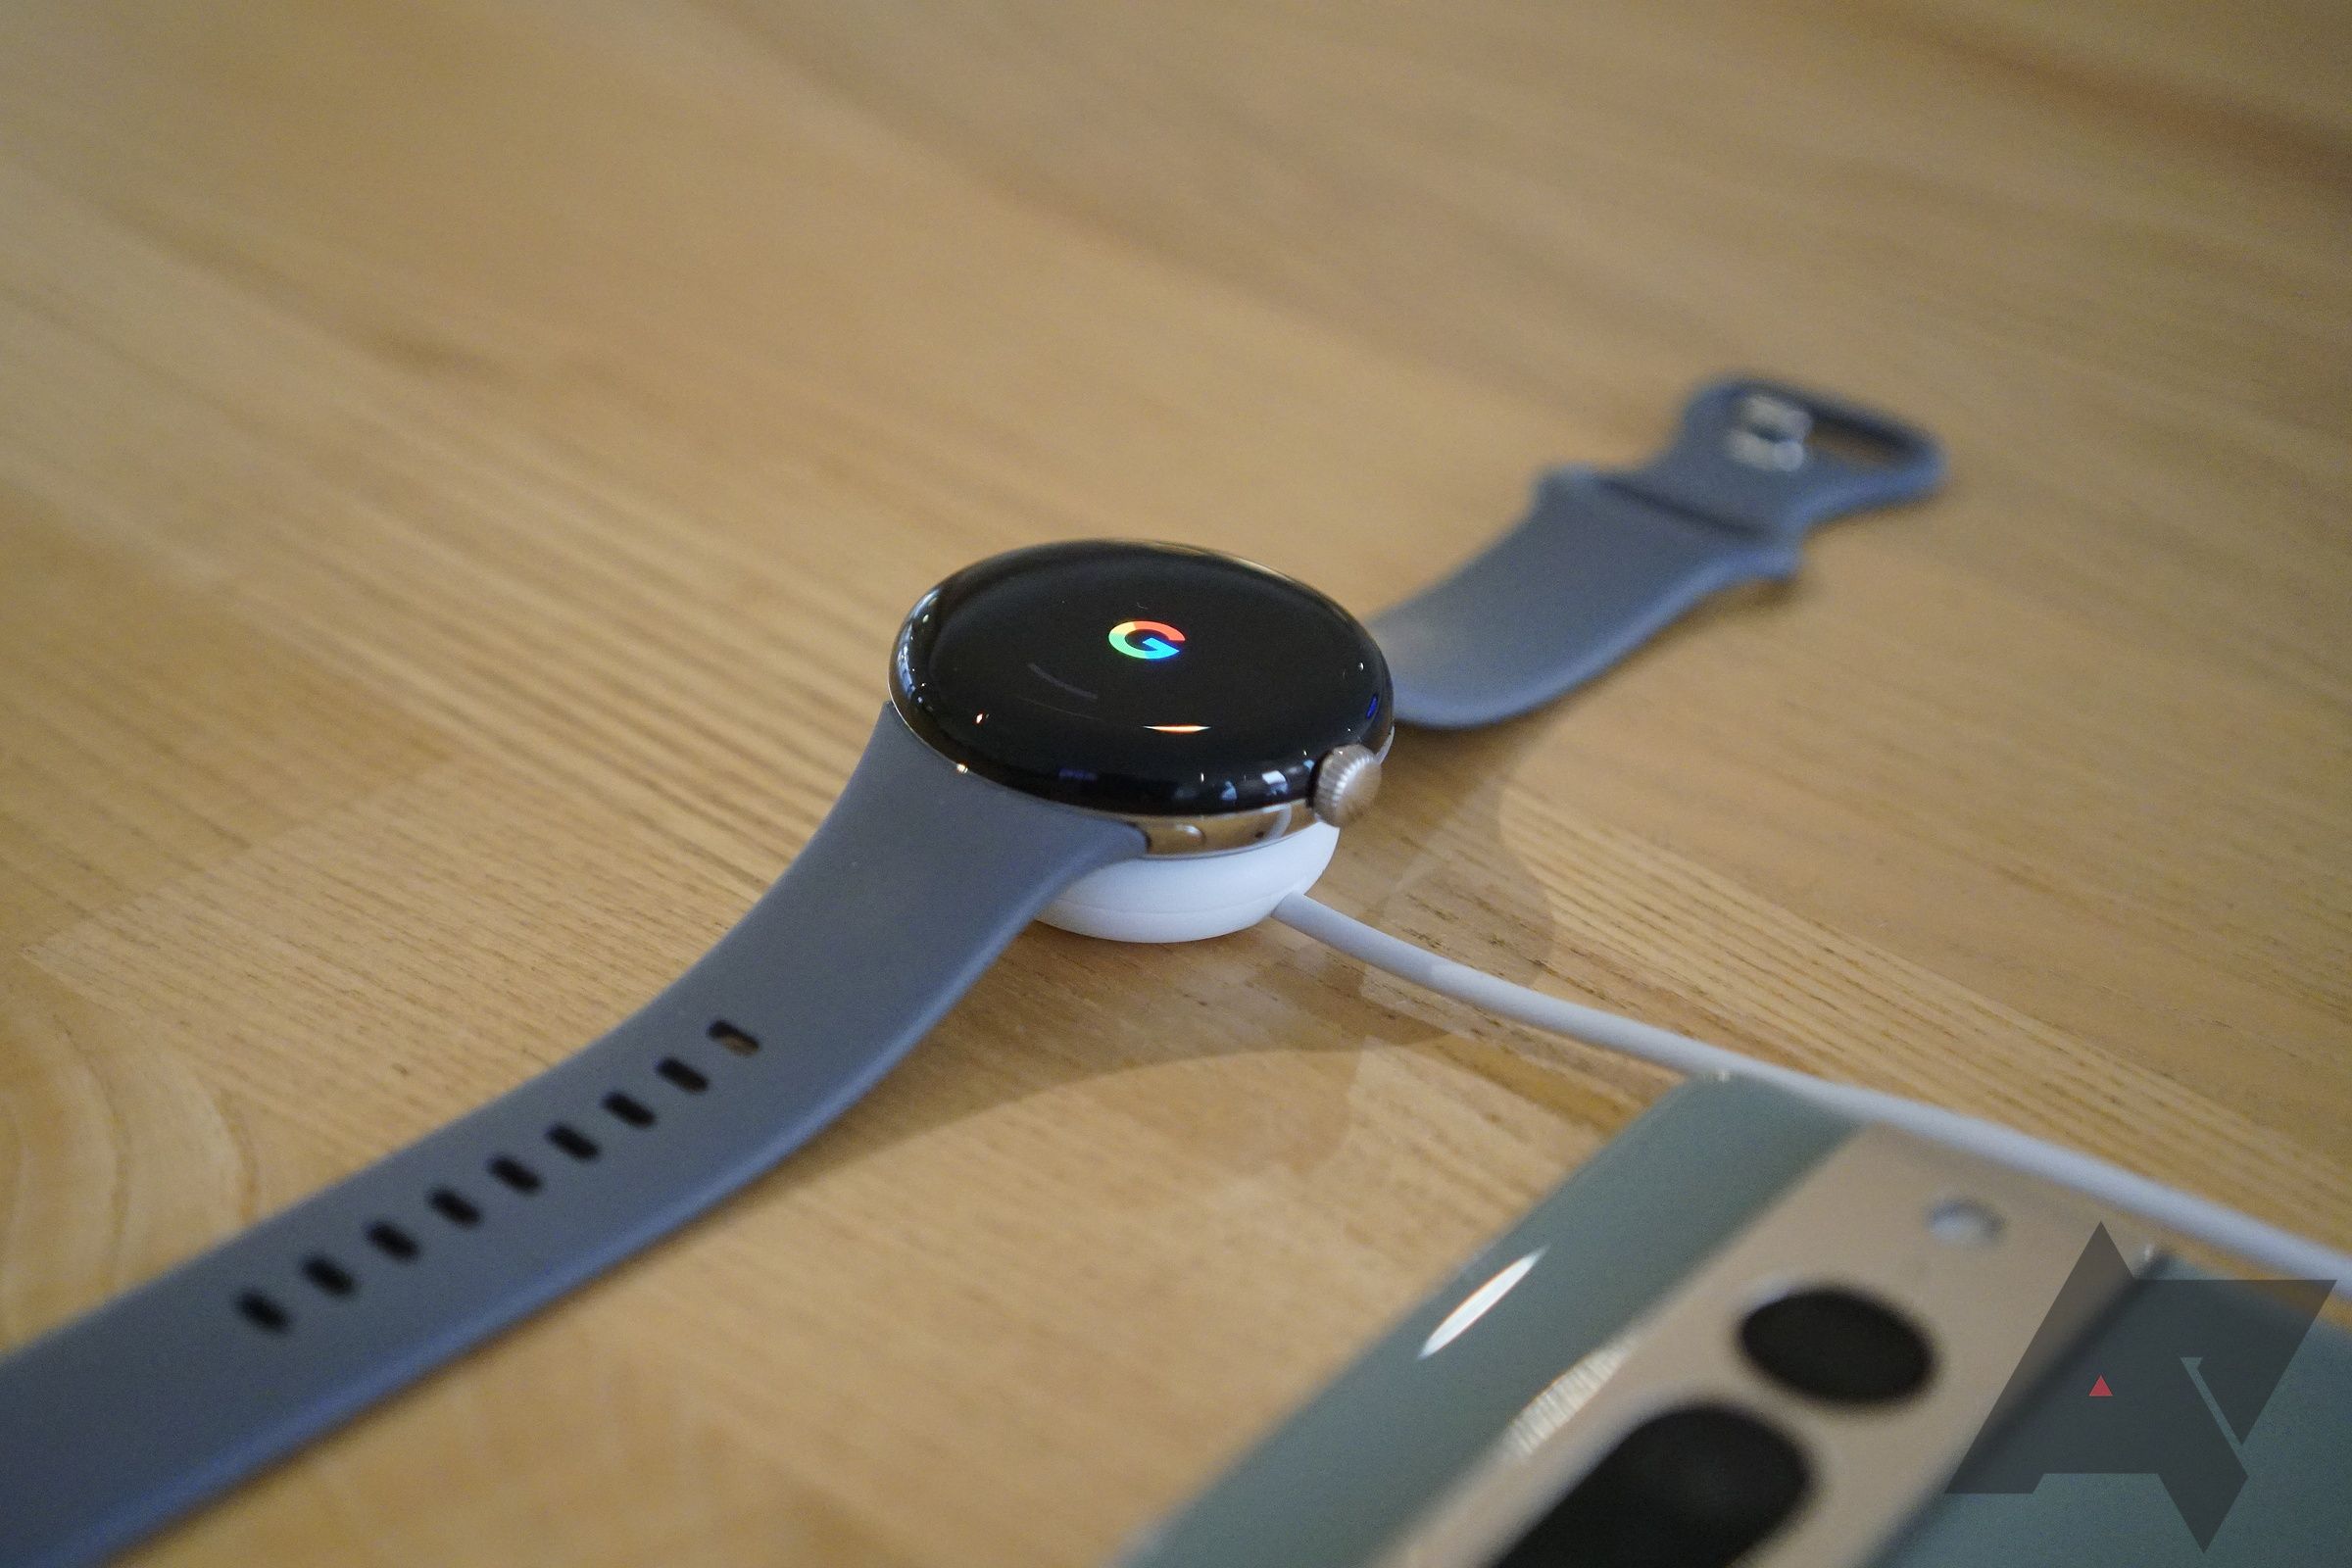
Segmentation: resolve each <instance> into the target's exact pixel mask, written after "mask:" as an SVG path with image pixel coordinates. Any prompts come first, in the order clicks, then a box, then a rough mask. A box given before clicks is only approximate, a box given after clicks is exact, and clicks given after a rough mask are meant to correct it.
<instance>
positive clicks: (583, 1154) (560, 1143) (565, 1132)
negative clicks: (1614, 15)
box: [547, 1121, 600, 1159]
mask: <svg viewBox="0 0 2352 1568" xmlns="http://www.w3.org/2000/svg"><path fill="white" fill-rule="evenodd" d="M547 1141H548V1142H549V1143H551V1144H553V1145H555V1146H556V1147H557V1148H558V1149H561V1150H562V1151H564V1152H565V1153H566V1154H569V1155H570V1156H571V1157H572V1158H574V1159H594V1158H595V1157H596V1156H597V1154H598V1153H599V1152H600V1151H599V1150H598V1149H597V1147H596V1143H595V1141H594V1140H593V1139H591V1138H589V1137H588V1136H587V1135H586V1134H585V1133H583V1132H581V1131H580V1130H579V1129H578V1128H576V1127H574V1126H572V1125H571V1124H570V1123H569V1122H561V1121H560V1122H558V1123H556V1124H555V1125H554V1126H553V1127H550V1128H549V1129H548V1130H547Z"/></svg>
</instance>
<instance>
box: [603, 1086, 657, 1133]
mask: <svg viewBox="0 0 2352 1568" xmlns="http://www.w3.org/2000/svg"><path fill="white" fill-rule="evenodd" d="M605 1109H607V1110H609V1111H611V1112H612V1113H613V1117H614V1118H615V1119H617V1120H620V1121H625V1122H627V1123H628V1124H629V1125H630V1126H632V1127H651V1126H652V1125H653V1124H654V1113H653V1112H652V1111H650V1110H648V1109H646V1108H645V1107H644V1106H643V1105H641V1104H639V1103H637V1102H636V1101H634V1100H631V1099H630V1098H629V1097H628V1096H627V1095H624V1094H622V1093H621V1092H620V1091H619V1090H617V1089H615V1090H614V1091H613V1093H611V1094H609V1095H607V1096H606V1097H605Z"/></svg>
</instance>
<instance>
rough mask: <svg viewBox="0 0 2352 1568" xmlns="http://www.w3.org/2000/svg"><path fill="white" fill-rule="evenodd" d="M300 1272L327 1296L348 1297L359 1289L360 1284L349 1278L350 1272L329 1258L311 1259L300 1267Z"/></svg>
mask: <svg viewBox="0 0 2352 1568" xmlns="http://www.w3.org/2000/svg"><path fill="white" fill-rule="evenodd" d="M302 1272H303V1274H304V1275H305V1276H307V1277H308V1278H309V1280H310V1282H311V1283H312V1284H313V1285H316V1286H318V1287H319V1289H320V1290H322V1291H324V1292H325V1293H326V1294H327V1295H329V1296H349V1295H350V1294H351V1293H352V1292H354V1291H356V1290H358V1289H359V1288H360V1282H359V1281H358V1280H355V1279H353V1278H352V1277H351V1272H350V1271H349V1270H348V1269H346V1268H344V1267H343V1265H342V1264H340V1263H338V1262H336V1261H335V1260H334V1259H333V1258H331V1257H326V1256H323V1255H320V1256H315V1257H312V1258H310V1259H309V1260H308V1261H306V1262H305V1263H304V1264H303V1265H302Z"/></svg>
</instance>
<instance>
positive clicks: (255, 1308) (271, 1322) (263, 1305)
mask: <svg viewBox="0 0 2352 1568" xmlns="http://www.w3.org/2000/svg"><path fill="white" fill-rule="evenodd" d="M237 1310H238V1311H240V1312H242V1313H244V1314H245V1321H246V1322H248V1323H250V1324H252V1325H253V1326H254V1327H255V1328H257V1329H267V1330H269V1331H270V1333H272V1334H283V1333H285V1332H286V1330H288V1329H290V1328H292V1327H293V1326H294V1320H293V1319H292V1318H290V1317H288V1316H287V1315H286V1309H285V1308H284V1307H282V1306H280V1305H278V1304H277V1303H276V1302H275V1301H272V1300H271V1299H270V1298H268V1297H267V1296H264V1295H263V1294H262V1293H261V1292H259V1291H247V1292H246V1293H245V1294H244V1295H243V1296H240V1297H238V1298H237Z"/></svg>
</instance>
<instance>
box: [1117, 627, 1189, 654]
mask: <svg viewBox="0 0 2352 1568" xmlns="http://www.w3.org/2000/svg"><path fill="white" fill-rule="evenodd" d="M1138 632H1149V633H1151V635H1150V636H1147V637H1138V636H1137V635H1136V633H1138ZM1183 641H1184V633H1182V632H1180V631H1178V630H1177V629H1176V628H1175V627H1173V626H1171V625H1169V624H1168V623H1167V622H1166V621H1164V620H1122V621H1120V622H1119V623H1118V624H1117V625H1116V626H1113V627H1111V628H1110V646H1111V647H1113V648H1116V649H1117V650H1118V651H1119V652H1120V653H1122V654H1125V655H1126V656H1127V657H1128V658H1129V659H1174V658H1175V657H1176V655H1177V654H1178V653H1179V652H1181V649H1180V647H1179V646H1178V645H1180V644H1181V643H1182V642H1183Z"/></svg>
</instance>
